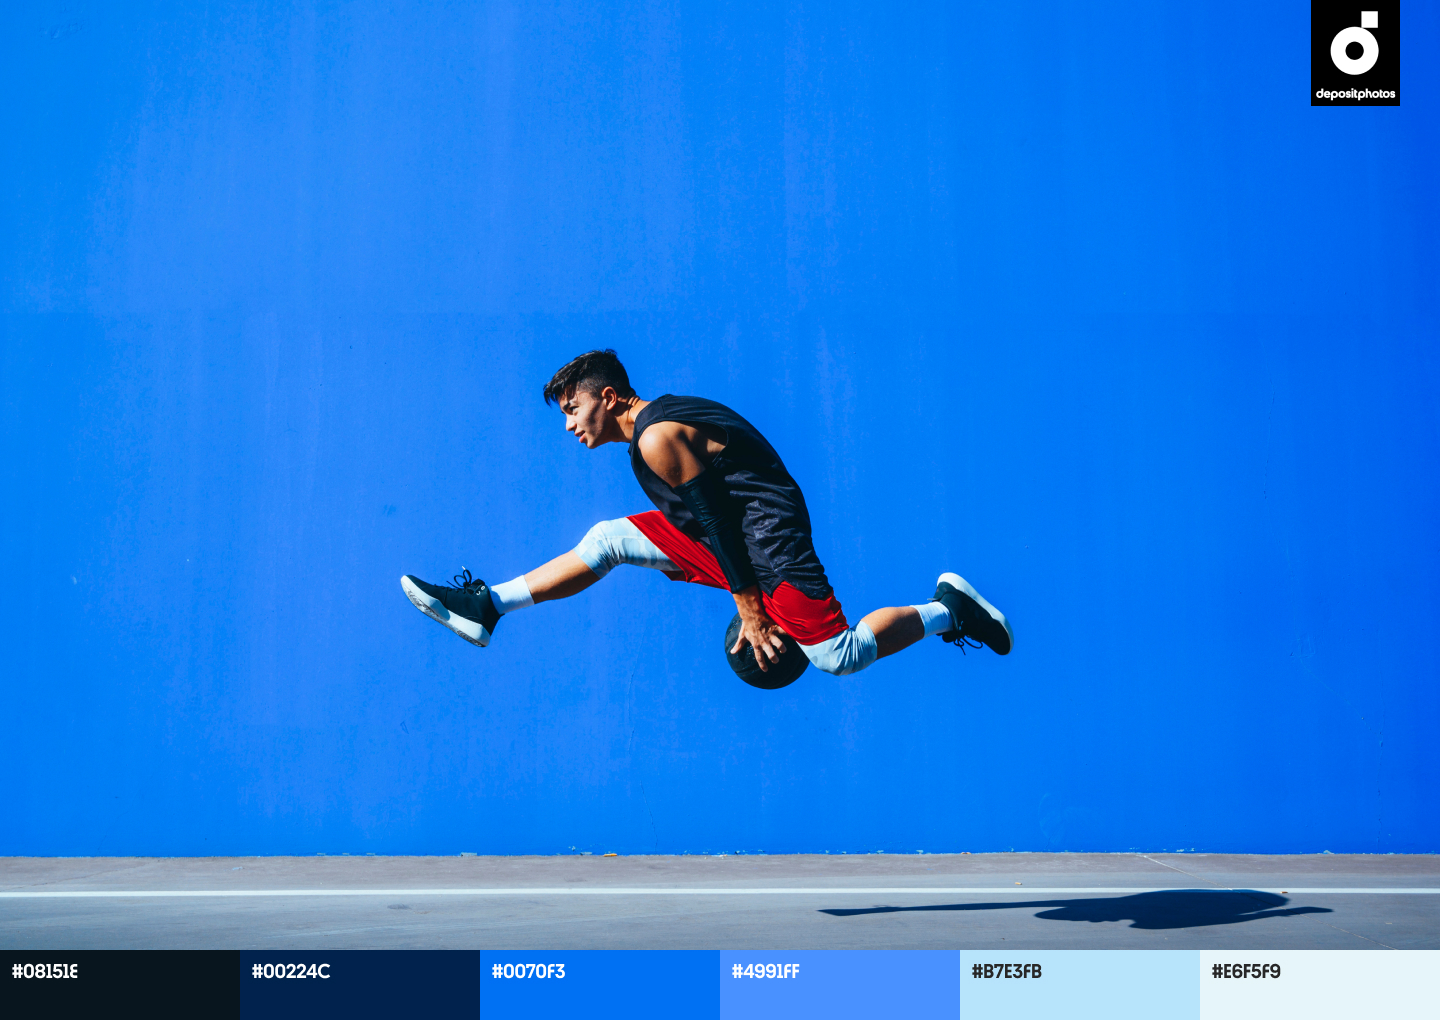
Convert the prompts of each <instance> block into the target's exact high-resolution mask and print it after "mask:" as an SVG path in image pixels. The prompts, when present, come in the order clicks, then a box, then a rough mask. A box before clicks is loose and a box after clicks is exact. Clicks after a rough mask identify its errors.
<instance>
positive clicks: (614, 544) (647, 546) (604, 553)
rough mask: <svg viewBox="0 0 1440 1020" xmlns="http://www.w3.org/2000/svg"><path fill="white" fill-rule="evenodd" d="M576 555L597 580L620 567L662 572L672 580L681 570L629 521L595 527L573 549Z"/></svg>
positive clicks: (610, 522) (602, 523) (611, 522)
mask: <svg viewBox="0 0 1440 1020" xmlns="http://www.w3.org/2000/svg"><path fill="white" fill-rule="evenodd" d="M575 555H576V556H579V557H580V559H581V560H582V561H583V562H584V563H585V565H586V566H587V567H589V568H590V569H591V570H593V571H595V575H596V576H597V577H604V576H605V575H606V574H608V573H610V571H611V570H613V569H614V568H615V567H618V566H619V565H620V564H622V563H629V564H631V565H633V566H637V567H650V568H651V569H654V570H663V571H665V572H666V573H667V574H670V575H671V576H675V575H676V574H678V573H679V569H680V568H678V567H677V566H675V564H673V563H671V562H670V560H669V559H668V558H667V557H666V556H665V554H664V553H663V552H661V551H660V549H659V548H658V547H657V546H656V545H655V543H654V542H652V541H650V540H649V539H648V538H646V537H645V533H644V532H642V531H641V530H640V529H639V528H637V527H636V526H635V522H634V521H632V520H630V518H628V517H621V518H620V519H619V520H614V521H601V522H600V523H599V524H597V525H595V527H593V528H591V529H590V530H589V531H587V532H586V533H585V537H584V538H582V539H581V540H580V544H579V545H577V546H576V547H575Z"/></svg>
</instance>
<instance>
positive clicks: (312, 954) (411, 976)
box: [197, 949, 480, 1020]
mask: <svg viewBox="0 0 1440 1020" xmlns="http://www.w3.org/2000/svg"><path fill="white" fill-rule="evenodd" d="M478 965H479V954H478V953H476V952H474V951H473V950H469V951H463V950H422V951H408V950H389V949H374V950H336V951H334V952H325V951H318V952H317V951H305V952H290V951H287V950H283V949H282V950H267V951H265V952H242V953H241V954H240V975H239V977H240V1015H241V1016H242V1017H246V1018H259V1017H265V1018H266V1020H292V1018H293V1020H308V1018H312V1017H322V1016H323V1017H332V1016H333V1017H400V1016H423V1017H433V1018H435V1020H475V1018H476V1017H477V1016H478V1015H479V1009H480V996H479V993H478V990H477V981H476V977H477V975H476V970H477V967H478ZM199 1005H200V1004H198V1003H197V1006H199Z"/></svg>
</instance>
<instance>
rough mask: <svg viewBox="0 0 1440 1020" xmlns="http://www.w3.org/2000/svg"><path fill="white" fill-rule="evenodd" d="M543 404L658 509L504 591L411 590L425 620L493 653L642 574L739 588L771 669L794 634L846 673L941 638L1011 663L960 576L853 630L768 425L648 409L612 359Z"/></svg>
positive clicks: (558, 385)
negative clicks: (621, 576) (536, 621)
mask: <svg viewBox="0 0 1440 1020" xmlns="http://www.w3.org/2000/svg"><path fill="white" fill-rule="evenodd" d="M544 395H545V402H546V403H547V404H549V403H552V402H554V403H557V404H559V406H560V410H561V411H563V412H564V414H565V430H566V431H567V432H570V433H573V434H574V436H575V438H576V439H578V440H579V441H580V442H582V443H584V444H585V446H586V448H587V449H591V450H593V449H595V448H596V447H597V446H603V445H605V444H606V443H628V444H629V445H630V465H631V467H633V468H634V470H635V477H636V479H637V480H638V481H639V482H640V487H641V488H642V489H644V490H645V494H646V495H647V496H649V497H650V501H651V502H652V503H654V504H655V506H656V508H657V509H655V510H652V511H649V512H648V513H642V514H637V515H635V516H633V517H624V518H621V519H620V520H617V521H602V522H600V523H599V524H597V525H595V526H594V527H593V528H591V529H590V531H589V532H588V533H587V534H586V535H585V538H584V539H583V540H582V541H581V542H580V544H579V545H578V546H576V547H575V549H574V550H573V551H571V552H567V553H563V554H561V555H560V556H557V557H556V558H555V559H553V560H551V561H550V562H549V563H546V564H545V565H544V566H542V567H537V568H536V569H535V570H532V571H530V572H529V573H528V574H524V575H522V576H520V577H517V578H515V579H514V580H513V581H506V582H505V583H504V584H497V585H495V586H493V587H491V586H489V585H487V584H485V582H484V581H481V580H478V579H475V578H472V577H471V576H470V572H469V571H468V570H467V571H465V572H464V573H463V574H462V575H460V576H457V577H456V578H455V582H456V586H455V587H449V586H445V585H436V584H428V583H426V582H425V581H422V580H420V579H419V578H418V577H414V576H411V575H409V574H406V575H405V576H404V577H402V578H401V579H400V586H401V587H402V588H403V589H404V590H405V594H406V595H407V596H409V598H410V601H411V602H413V603H414V604H415V607H416V608H417V609H419V610H420V611H421V612H422V613H424V614H425V615H426V616H428V617H430V618H431V619H432V620H435V621H437V622H439V623H442V624H444V625H445V626H446V627H449V628H450V629H451V630H453V631H454V632H455V633H457V634H459V635H460V636H461V637H463V638H464V639H465V640H466V641H469V642H470V643H472V644H476V645H480V646H482V647H483V646H485V645H487V644H489V643H490V638H491V637H492V636H493V635H494V633H495V626H496V624H497V623H499V621H500V618H501V617H502V616H504V615H505V614H506V613H510V612H513V611H515V610H517V609H523V608H525V607H526V606H532V605H534V604H536V603H537V602H548V601H551V600H552V599H563V598H568V597H569V596H571V595H575V594H577V593H578V592H581V591H584V590H585V589H586V588H588V587H590V586H591V585H592V584H594V583H595V582H596V581H598V580H600V579H601V578H602V577H604V576H605V575H606V574H608V573H609V572H610V571H611V570H612V569H613V568H614V567H616V566H618V565H619V564H621V563H629V564H632V565H634V566H638V567H650V568H652V569H654V570H659V571H661V572H662V573H664V574H665V575H666V576H667V577H669V578H671V579H672V580H676V581H691V582H693V583H696V584H707V585H710V586H711V587H715V588H723V589H725V590H727V591H729V592H730V593H731V594H732V595H733V596H734V598H735V606H736V608H737V610H738V611H739V614H740V619H741V631H740V636H739V638H738V639H737V641H736V643H735V646H734V647H733V648H731V649H730V652H731V653H732V654H735V653H738V652H739V651H740V650H741V649H742V648H744V646H745V645H746V644H747V643H748V644H749V645H750V647H751V648H752V649H753V651H754V655H755V661H756V663H757V664H758V665H759V667H760V668H761V669H762V670H768V669H769V668H770V665H771V664H773V663H777V662H779V657H780V655H781V654H782V653H783V652H784V650H785V643H784V641H783V639H782V635H787V634H788V635H789V636H790V637H792V638H793V639H794V640H795V641H796V642H798V644H799V646H800V648H801V650H803V651H804V653H805V656H806V657H807V658H808V659H809V660H810V662H811V663H813V664H814V665H815V666H816V667H817V668H819V669H822V670H824V671H825V672H827V673H834V674H836V675H843V674H846V673H855V672H857V671H859V670H862V669H864V668H865V667H866V666H869V665H870V664H871V663H873V662H874V661H875V660H876V659H881V658H884V657H885V656H887V655H893V654H895V653H896V652H898V651H900V650H901V649H902V648H906V647H908V646H909V645H912V644H914V643H915V642H916V641H919V640H920V639H921V638H922V637H927V636H929V635H931V634H938V635H939V636H940V637H942V638H943V639H944V640H946V641H949V642H951V643H953V644H957V645H965V644H966V643H969V644H970V645H971V647H975V648H978V647H980V645H981V644H984V645H987V646H989V647H990V648H991V649H992V650H994V651H995V652H997V653H999V654H1000V655H1007V654H1009V652H1010V649H1011V647H1012V646H1013V644H1014V637H1013V635H1012V634H1011V632H1010V625H1009V623H1008V622H1006V620H1005V617H1004V615H1003V614H1001V612H1000V611H999V610H998V609H996V608H995V607H994V606H992V605H991V604H990V603H989V602H986V601H985V600H984V599H983V598H981V597H980V594H979V592H977V591H976V590H975V589H974V588H972V587H971V586H970V585H969V584H968V583H966V581H965V579H964V578H962V577H960V576H959V575H958V574H952V573H944V574H941V575H940V578H939V581H938V583H937V585H936V588H935V594H934V596H932V597H931V598H930V600H929V601H928V602H925V603H922V604H920V605H913V606H894V607H890V608H886V609H876V610H875V611H874V612H872V613H870V614H868V615H867V616H866V617H865V618H864V619H862V620H861V621H860V622H859V623H858V624H856V625H855V626H854V627H851V626H850V625H849V624H848V623H847V622H846V620H845V614H844V612H842V611H841V608H840V603H839V602H838V601H837V600H836V599H835V594H834V591H833V590H832V589H831V587H830V582H829V581H828V580H826V578H825V568H824V567H823V566H821V565H820V558H819V557H818V556H817V555H816V554H815V545H814V543H813V542H812V541H811V538H810V514H809V511H807V510H806V508H805V497H804V496H803V495H801V493H800V487H799V486H798V485H796V484H795V480H794V479H793V478H791V477H790V473H789V472H788V471H786V470H785V465H784V464H783V463H782V462H781V460H780V455H779V454H777V453H776V452H775V450H774V448H773V447H771V445H770V444H769V443H768V442H766V441H765V437H764V436H762V435H761V434H760V433H759V431H758V430H756V428H755V426H753V425H751V424H750V423H749V422H748V421H746V420H745V419H744V418H742V417H740V416H739V415H738V414H736V413H735V412H734V411H732V410H730V408H728V407H726V406H725V405H723V404H717V403H715V402H714V401H713V400H704V399H701V398H700V397H677V396H672V395H670V394H666V395H665V396H662V397H656V398H655V399H654V400H641V399H640V397H638V396H637V395H636V393H635V391H634V390H633V389H632V388H631V386H630V378H629V376H628V375H627V374H626V372H625V368H624V366H623V365H621V364H620V359H619V358H617V357H616V356H615V352H614V351H610V350H606V351H590V352H589V353H587V354H582V355H580V357H578V358H576V359H575V360H574V361H571V362H570V363H569V364H568V365H566V366H565V367H563V368H561V369H560V371H558V372H556V373H555V376H554V378H552V379H551V380H550V382H549V384H547V385H546V387H545V391H544Z"/></svg>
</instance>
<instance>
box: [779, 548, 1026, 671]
mask: <svg viewBox="0 0 1440 1020" xmlns="http://www.w3.org/2000/svg"><path fill="white" fill-rule="evenodd" d="M782 626H783V624H782ZM931 634H939V635H940V636H941V637H943V638H944V639H945V640H946V641H949V642H951V643H953V644H958V645H962V646H963V645H964V644H966V643H967V642H968V643H971V645H972V647H977V648H978V647H979V646H980V645H981V644H982V643H983V644H985V645H988V646H989V647H990V648H991V649H993V650H994V651H995V652H997V653H998V654H1000V655H1007V654H1009V652H1010V648H1011V647H1012V645H1013V643H1014V636H1013V635H1012V634H1011V632H1010V624H1009V622H1008V621H1006V619H1005V616H1004V614H1003V613H1001V612H1000V611H999V610H998V609H996V608H995V607H994V606H992V605H991V604H990V603H989V602H987V601H985V599H983V598H981V596H980V593H979V592H977V591H976V590H975V589H974V588H973V587H971V586H970V584H969V583H968V582H967V581H965V579H964V578H962V577H960V576H959V575H957V574H951V573H945V574H941V575H940V579H939V581H938V582H937V584H936V588H935V595H934V597H933V598H932V599H931V600H930V601H929V602H927V603H924V604H922V605H918V606H890V607H887V608H885V609H877V610H875V611H874V612H872V613H868V614H867V615H866V616H865V618H864V619H862V620H861V621H860V622H859V623H858V624H856V625H855V626H854V627H851V628H850V629H849V630H846V631H843V632H841V633H839V634H836V635H835V636H833V637H831V638H828V639H826V640H825V641H822V642H819V643H817V644H813V645H806V644H801V646H800V647H801V648H802V649H803V650H804V652H805V655H806V656H807V657H808V658H809V659H810V661H811V663H813V664H814V665H815V667H816V668H817V669H822V670H824V671H825V672H827V673H833V674H835V675H837V676H843V675H845V674H848V673H858V672H859V671H860V670H862V669H864V668H865V667H867V666H869V665H871V664H872V663H874V662H875V661H876V660H877V659H883V658H884V657H885V656H887V655H894V654H895V653H896V652H898V651H902V650H903V649H905V648H908V647H910V646H911V645H913V644H915V642H917V641H919V640H920V639H921V638H923V637H929V636H930V635H931Z"/></svg>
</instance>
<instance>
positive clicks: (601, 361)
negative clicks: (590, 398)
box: [545, 349, 635, 404]
mask: <svg viewBox="0 0 1440 1020" xmlns="http://www.w3.org/2000/svg"><path fill="white" fill-rule="evenodd" d="M606 386H612V387H614V389H615V392H616V393H617V394H618V395H619V396H622V397H633V396H634V395H635V391H634V390H632V389H631V388H630V377H629V376H628V375H626V374H625V366H624V365H622V364H620V359H619V358H618V357H616V356H615V352H614V351H612V350H608V349H607V350H603V351H586V352H585V353H584V354H582V355H580V357H578V358H576V359H575V360H574V361H571V362H570V363H569V364H567V365H565V366H564V367H563V368H561V369H560V371H558V372H556V373H555V375H554V376H553V377H551V379H550V381H549V382H548V383H546V384H545V403H547V404H551V403H555V404H558V403H560V402H561V401H563V400H564V399H565V397H566V396H568V395H569V394H571V393H576V392H579V391H582V390H583V391H584V392H586V393H602V392H604V390H605V387H606Z"/></svg>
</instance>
